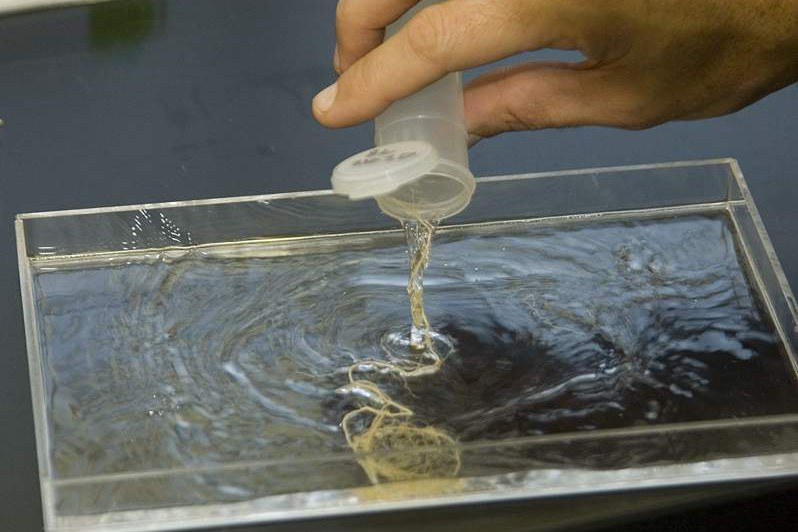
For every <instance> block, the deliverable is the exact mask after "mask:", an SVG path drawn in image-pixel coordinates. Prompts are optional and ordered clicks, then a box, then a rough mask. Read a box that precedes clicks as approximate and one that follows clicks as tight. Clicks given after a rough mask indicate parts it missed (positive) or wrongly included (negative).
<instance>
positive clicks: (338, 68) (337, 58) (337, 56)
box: [333, 45, 341, 74]
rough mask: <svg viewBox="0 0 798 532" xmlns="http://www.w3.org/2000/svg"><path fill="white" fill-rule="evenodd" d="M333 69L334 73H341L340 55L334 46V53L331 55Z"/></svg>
mask: <svg viewBox="0 0 798 532" xmlns="http://www.w3.org/2000/svg"><path fill="white" fill-rule="evenodd" d="M333 67H334V68H335V71H336V72H338V73H339V74H340V73H341V55H340V53H339V52H338V45H336V46H335V52H334V53H333Z"/></svg>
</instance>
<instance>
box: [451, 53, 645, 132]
mask: <svg viewBox="0 0 798 532" xmlns="http://www.w3.org/2000/svg"><path fill="white" fill-rule="evenodd" d="M633 103H634V102H632V101H630V95H628V94H620V93H614V92H613V90H612V87H611V85H610V84H608V83H607V82H605V80H604V79H603V77H602V73H601V72H599V71H597V70H592V69H583V68H577V67H574V66H571V65H546V64H534V63H532V64H525V65H520V66H517V67H514V68H510V69H502V70H498V71H496V72H492V73H489V74H486V75H484V76H482V77H480V78H478V79H476V80H475V81H474V82H472V83H471V84H470V85H469V86H468V87H466V90H465V116H466V127H467V129H468V132H469V133H470V134H471V135H475V136H477V137H492V136H494V135H497V134H499V133H503V132H505V131H520V130H527V129H544V128H557V127H572V126H584V125H604V126H615V127H627V128H637V122H636V121H635V120H636V118H635V117H634V116H632V114H631V113H630V110H633V109H634V105H633Z"/></svg>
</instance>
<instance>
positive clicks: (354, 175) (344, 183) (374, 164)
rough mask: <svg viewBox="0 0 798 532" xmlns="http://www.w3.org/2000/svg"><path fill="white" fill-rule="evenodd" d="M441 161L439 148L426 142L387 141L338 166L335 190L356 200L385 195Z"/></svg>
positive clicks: (333, 180)
mask: <svg viewBox="0 0 798 532" xmlns="http://www.w3.org/2000/svg"><path fill="white" fill-rule="evenodd" d="M439 162H440V158H439V156H438V152H437V150H436V149H435V148H434V147H433V146H432V145H431V144H429V143H427V142H423V141H415V140H411V141H404V142H394V143H392V144H386V145H384V146H379V147H376V148H372V149H370V150H366V151H364V152H361V153H358V154H357V155H353V156H352V157H349V158H348V159H346V160H344V161H342V162H341V163H340V164H339V165H338V166H336V167H335V170H333V175H332V187H333V191H334V192H335V193H336V194H343V195H344V196H349V199H353V200H357V199H363V198H374V197H377V196H384V195H386V194H390V193H392V192H395V191H397V190H398V189H399V188H401V187H402V186H404V185H407V184H409V183H412V182H413V181H415V180H417V179H419V178H421V177H423V176H425V175H426V174H428V173H430V172H431V171H432V170H433V169H434V168H435V167H436V166H437V165H438V163H439Z"/></svg>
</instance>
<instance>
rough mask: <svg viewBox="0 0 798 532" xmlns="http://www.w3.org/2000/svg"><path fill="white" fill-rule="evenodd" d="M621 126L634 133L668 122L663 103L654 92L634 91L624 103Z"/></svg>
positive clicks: (620, 116) (620, 115)
mask: <svg viewBox="0 0 798 532" xmlns="http://www.w3.org/2000/svg"><path fill="white" fill-rule="evenodd" d="M620 106H621V111H620V113H619V115H618V116H619V119H620V120H619V124H618V125H619V126H620V127H622V128H624V129H629V130H632V131H642V130H644V129H650V128H652V127H656V126H658V125H660V124H662V123H664V122H666V121H667V117H666V116H665V115H666V114H667V113H666V109H664V108H663V101H662V99H661V98H659V97H657V95H656V94H655V93H654V91H648V90H644V89H638V90H634V91H632V92H631V93H629V94H627V95H626V96H625V97H624V98H623V101H622V104H621V105H620Z"/></svg>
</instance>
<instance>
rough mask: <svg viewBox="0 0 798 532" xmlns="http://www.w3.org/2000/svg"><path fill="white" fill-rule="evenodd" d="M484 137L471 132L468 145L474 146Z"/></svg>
mask: <svg viewBox="0 0 798 532" xmlns="http://www.w3.org/2000/svg"><path fill="white" fill-rule="evenodd" d="M482 139H483V137H480V136H479V135H474V134H473V133H470V134H469V135H468V147H469V148H473V147H474V146H475V145H476V143H477V142H479V141H480V140H482Z"/></svg>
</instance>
